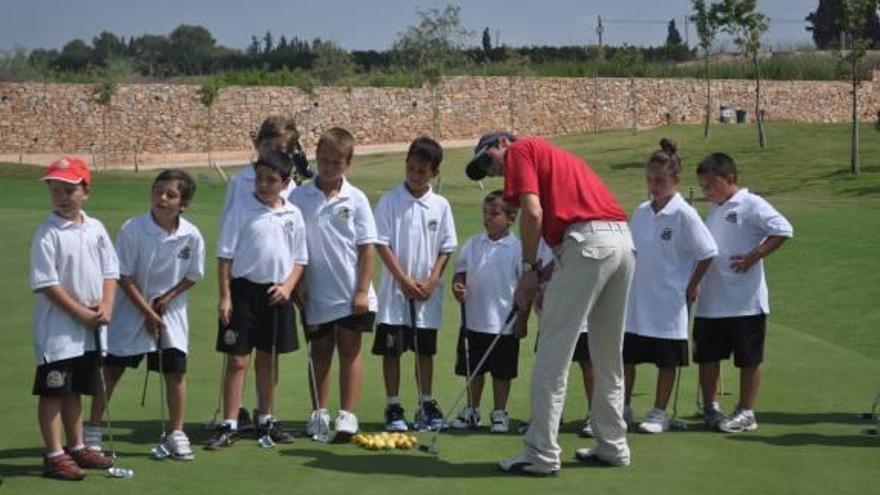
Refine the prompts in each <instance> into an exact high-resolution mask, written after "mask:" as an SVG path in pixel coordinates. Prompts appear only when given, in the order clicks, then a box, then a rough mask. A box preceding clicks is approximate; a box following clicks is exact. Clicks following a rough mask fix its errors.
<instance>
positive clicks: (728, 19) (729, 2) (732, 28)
mask: <svg viewBox="0 0 880 495" xmlns="http://www.w3.org/2000/svg"><path fill="white" fill-rule="evenodd" d="M756 4H757V0H722V1H721V2H720V3H716V4H715V5H713V6H712V13H713V15H715V16H717V17H716V18H717V19H718V25H719V26H720V27H721V29H722V30H723V31H724V32H726V33H727V34H729V35H730V36H732V37H733V41H734V43H736V46H737V47H739V49H740V50H742V53H743V55H745V56H746V57H747V58H748V59H749V60H751V62H752V67H753V69H754V72H755V122H757V123H758V143H759V144H760V146H761V149H764V148H766V147H767V134H766V132H765V129H764V112H763V110H762V109H761V64H760V63H759V61H758V55H759V54H760V52H761V37H762V36H763V35H764V34H765V33H766V32H767V31H768V30H769V29H770V19H769V18H768V17H767V16H766V15H764V14H762V13H760V12H758V11H757V10H756V8H757V5H756Z"/></svg>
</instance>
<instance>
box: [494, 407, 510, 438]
mask: <svg viewBox="0 0 880 495" xmlns="http://www.w3.org/2000/svg"><path fill="white" fill-rule="evenodd" d="M489 418H490V419H491V420H492V427H491V428H489V431H491V432H492V433H507V432H508V431H510V418H509V417H508V416H507V411H502V410H500V409H496V410H494V411H492V413H491V414H489Z"/></svg>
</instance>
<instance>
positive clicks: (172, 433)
mask: <svg viewBox="0 0 880 495" xmlns="http://www.w3.org/2000/svg"><path fill="white" fill-rule="evenodd" d="M236 426H238V425H236ZM175 433H180V434H181V435H183V436H186V433H184V432H183V430H171V435H174V434H175Z"/></svg>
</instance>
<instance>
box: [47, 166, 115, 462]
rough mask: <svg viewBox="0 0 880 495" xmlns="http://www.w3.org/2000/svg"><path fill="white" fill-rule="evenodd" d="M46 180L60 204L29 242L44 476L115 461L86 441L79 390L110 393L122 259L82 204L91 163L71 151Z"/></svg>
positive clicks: (87, 191)
mask: <svg viewBox="0 0 880 495" xmlns="http://www.w3.org/2000/svg"><path fill="white" fill-rule="evenodd" d="M43 180H44V181H45V182H46V184H47V185H48V187H49V193H50V197H51V200H52V210H53V211H52V213H50V214H49V217H48V218H47V219H46V220H45V221H44V222H43V223H42V224H41V225H40V227H39V228H38V229H37V232H36V233H35V234H34V238H33V241H32V242H31V249H30V268H31V274H30V279H31V281H30V282H31V290H33V291H34V294H35V295H36V298H37V303H36V307H35V308H34V319H33V335H34V357H35V359H36V361H37V369H36V374H35V377H34V386H33V394H34V395H37V396H39V398H40V399H39V404H38V406H37V419H38V423H39V425H40V432H41V433H42V435H43V441H44V444H45V447H46V453H45V454H44V457H43V475H45V476H47V477H50V478H56V479H61V480H81V479H83V478H84V477H85V476H86V472H85V471H84V470H83V469H84V468H85V469H106V468H109V467H111V466H112V465H113V459H111V458H110V457H106V456H104V455H102V454H101V453H100V452H99V451H96V450H92V449H87V448H86V447H85V444H84V443H83V429H82V404H81V399H80V395H81V394H85V395H91V396H93V397H99V396H102V395H103V391H102V390H101V388H102V387H101V383H102V378H101V375H100V373H101V369H100V359H101V357H100V352H101V342H100V341H101V338H102V337H101V333H102V332H103V331H104V330H103V327H104V326H105V325H107V324H108V323H109V322H110V319H111V317H112V313H113V294H114V291H115V289H116V280H117V279H118V278H119V263H118V261H117V259H116V253H115V252H114V251H113V244H112V242H110V236H108V235H107V231H106V230H105V229H104V226H103V225H102V224H101V222H99V221H98V220H95V219H94V218H91V217H89V216H87V215H86V214H85V212H83V211H82V206H83V205H84V204H85V202H86V200H88V198H89V194H90V193H91V184H92V180H91V174H90V172H89V167H88V165H86V163H85V162H83V161H82V160H79V159H77V158H73V157H64V158H61V159H60V160H58V161H56V162H54V163H52V164H51V165H49V169H48V170H47V171H46V173H45V174H44V175H43ZM62 431H63V433H64V434H65V435H66V436H67V447H65V448H62Z"/></svg>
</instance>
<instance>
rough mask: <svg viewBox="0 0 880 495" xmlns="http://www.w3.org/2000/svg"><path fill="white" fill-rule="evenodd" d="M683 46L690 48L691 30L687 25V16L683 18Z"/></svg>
mask: <svg viewBox="0 0 880 495" xmlns="http://www.w3.org/2000/svg"><path fill="white" fill-rule="evenodd" d="M684 44H685V46H687V47H688V48H690V47H691V30H690V25H689V24H688V16H687V15H685V16H684Z"/></svg>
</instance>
